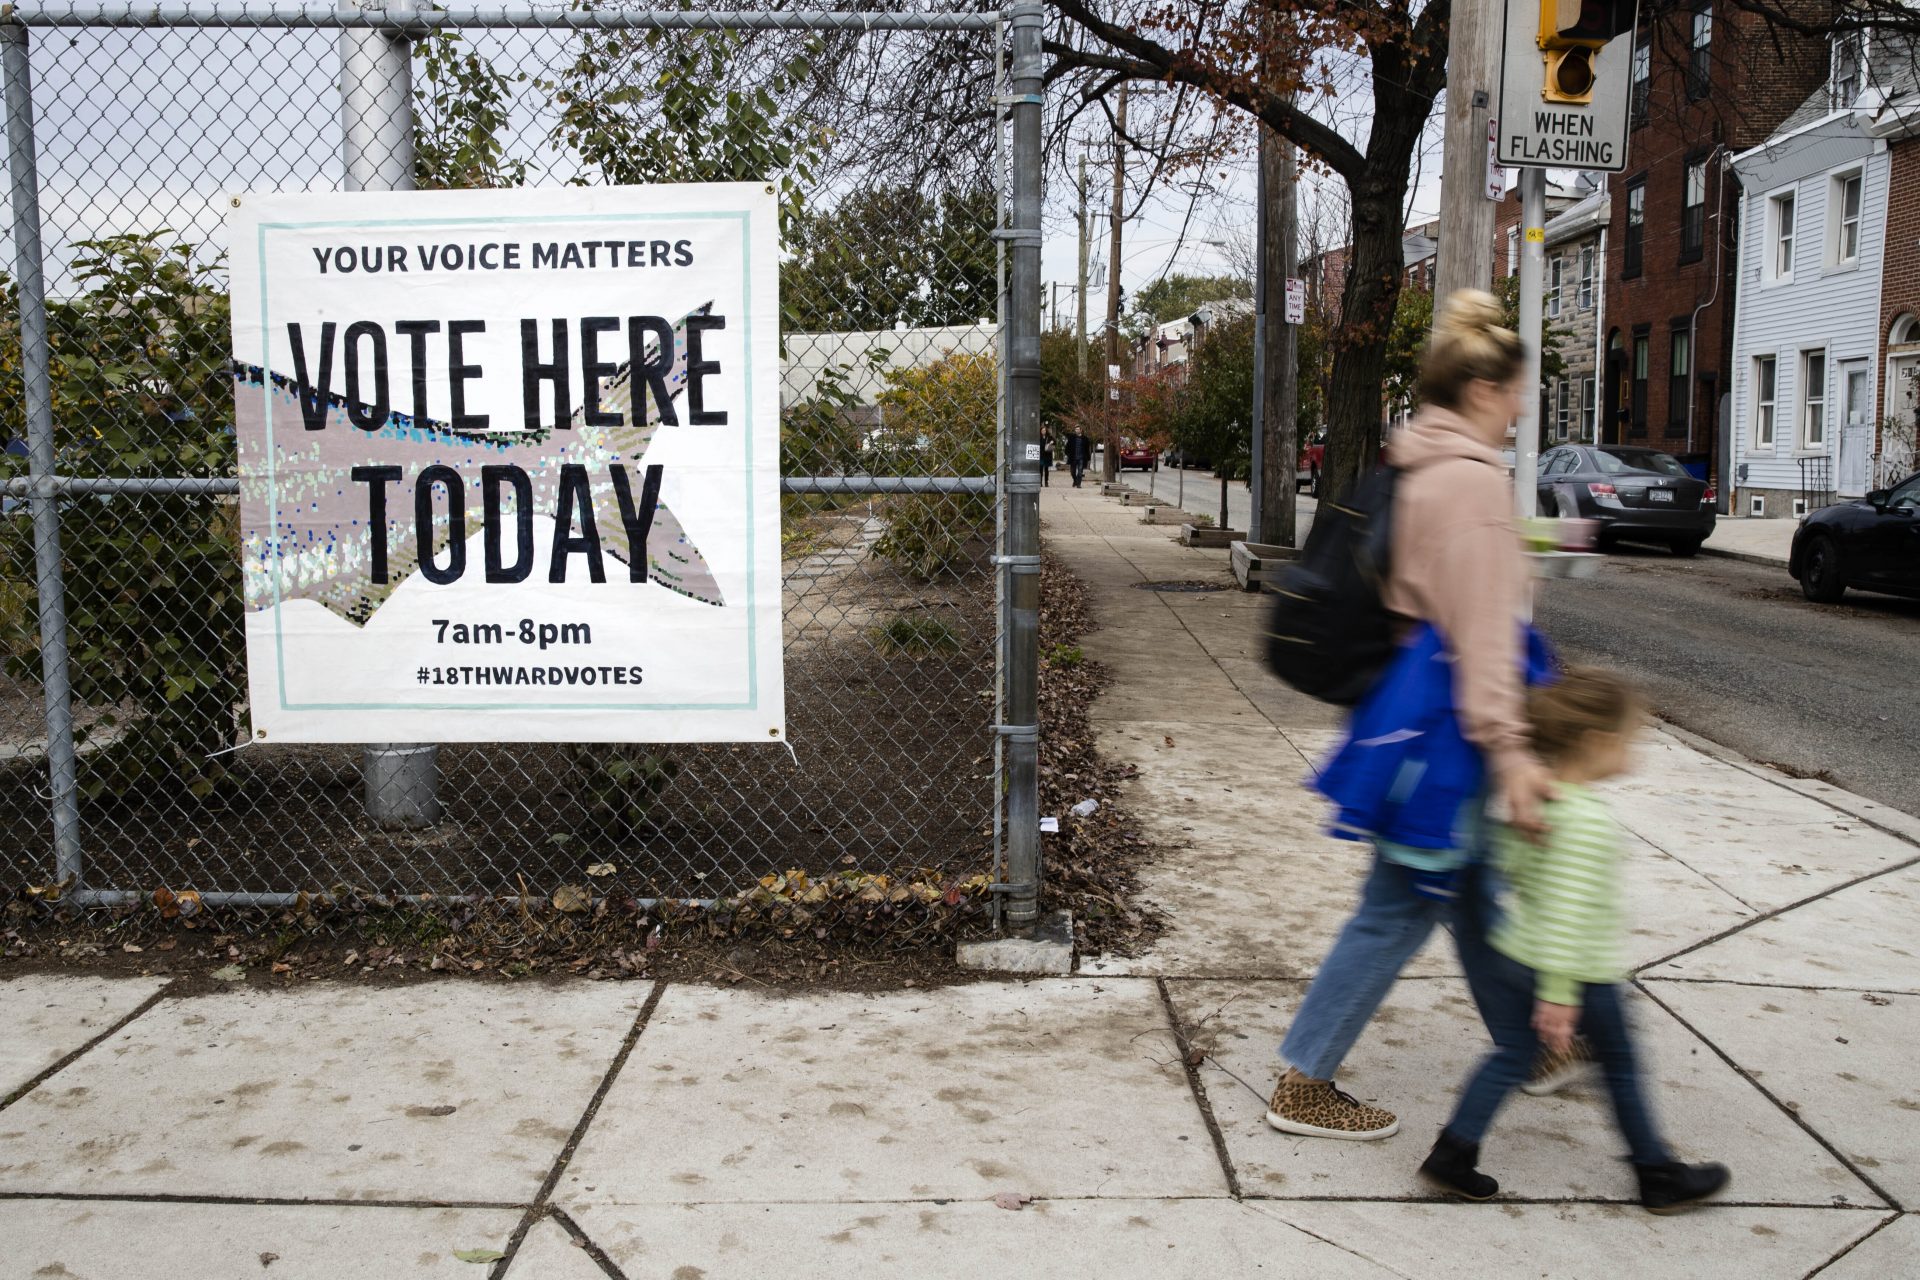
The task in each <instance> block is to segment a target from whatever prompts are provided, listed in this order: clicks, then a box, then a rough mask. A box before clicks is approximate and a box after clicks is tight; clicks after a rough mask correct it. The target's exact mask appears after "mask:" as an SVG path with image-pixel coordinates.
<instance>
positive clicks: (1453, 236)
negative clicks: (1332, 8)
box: [1433, 0, 1531, 315]
mask: <svg viewBox="0 0 1920 1280" xmlns="http://www.w3.org/2000/svg"><path fill="white" fill-rule="evenodd" d="M1503 17H1504V10H1503V9H1502V6H1501V4H1500V0H1455V3H1454V6H1453V28H1452V34H1451V36H1450V38H1449V44H1448V47H1447V123H1446V135H1445V140H1444V147H1443V150H1442V152H1441V159H1440V238H1439V248H1438V251H1437V252H1438V255H1439V261H1438V262H1437V263H1435V264H1434V267H1435V270H1434V287H1433V309H1434V314H1436V315H1438V314H1439V311H1440V306H1441V304H1442V303H1443V302H1445V300H1446V297H1447V295H1448V294H1450V293H1452V292H1453V291H1454V290H1455V289H1486V288H1489V287H1491V286H1492V284H1493V212H1494V202H1493V201H1491V200H1489V199H1487V127H1488V122H1489V120H1490V119H1491V116H1492V110H1493V105H1492V104H1493V98H1494V92H1495V90H1496V89H1497V87H1498V85H1497V81H1498V78H1499V75H1500V37H1501V31H1502V19H1503ZM1529 21H1531V19H1529Z"/></svg>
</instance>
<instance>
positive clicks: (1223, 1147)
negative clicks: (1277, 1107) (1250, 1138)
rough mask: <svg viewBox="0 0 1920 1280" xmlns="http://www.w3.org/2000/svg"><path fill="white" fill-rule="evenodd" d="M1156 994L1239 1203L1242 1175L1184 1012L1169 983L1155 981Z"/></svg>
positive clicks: (1229, 1191)
mask: <svg viewBox="0 0 1920 1280" xmlns="http://www.w3.org/2000/svg"><path fill="white" fill-rule="evenodd" d="M1153 986H1154V990H1156V991H1158V992H1159V993H1160V1007H1161V1008H1162V1009H1165V1010H1166V1014H1167V1026H1168V1027H1169V1028H1170V1029H1171V1030H1172V1032H1173V1043H1174V1046H1175V1048H1176V1049H1177V1050H1178V1052H1179V1054H1180V1066H1181V1069H1182V1070H1183V1071H1185V1072H1186V1075H1187V1088H1188V1089H1189V1090H1191V1091H1192V1093H1193V1102H1194V1105H1195V1106H1197V1107H1199V1108H1200V1119H1201V1121H1202V1122H1203V1123H1205V1125H1206V1126H1207V1136H1208V1137H1210V1138H1212V1139H1213V1153H1214V1155H1215V1156H1216V1157H1218V1158H1219V1161H1220V1172H1221V1174H1222V1175H1224V1176H1225V1178H1226V1180H1227V1193H1228V1194H1229V1195H1231V1196H1232V1197H1233V1198H1234V1199H1235V1200H1239V1199H1240V1198H1241V1195H1240V1174H1239V1171H1238V1170H1236V1169H1235V1168H1234V1167H1233V1156H1232V1154H1231V1153H1230V1152H1228V1150H1227V1137H1226V1135H1225V1134H1224V1133H1222V1132H1221V1131H1220V1121H1219V1119H1218V1118H1217V1117H1216V1116H1215V1115H1214V1114H1213V1100H1212V1098H1210V1097H1209V1096H1208V1095H1207V1086H1206V1084H1205V1082H1204V1081H1202V1080H1201V1079H1200V1067H1199V1064H1197V1063H1196V1062H1194V1060H1193V1045H1192V1044H1191V1043H1190V1042H1189V1041H1188V1039H1187V1030H1186V1028H1185V1027H1184V1026H1182V1025H1181V1023H1180V1011H1179V1010H1178V1009H1175V1008H1174V1006H1173V994H1172V992H1170V991H1169V990H1168V989H1167V983H1166V979H1164V978H1155V979H1154V982H1153Z"/></svg>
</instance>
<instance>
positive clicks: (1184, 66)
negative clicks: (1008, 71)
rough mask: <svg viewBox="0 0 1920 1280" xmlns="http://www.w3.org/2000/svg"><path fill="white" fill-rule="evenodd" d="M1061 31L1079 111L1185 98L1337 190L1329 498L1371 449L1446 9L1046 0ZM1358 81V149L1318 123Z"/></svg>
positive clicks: (1314, 1)
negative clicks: (1286, 152)
mask: <svg viewBox="0 0 1920 1280" xmlns="http://www.w3.org/2000/svg"><path fill="white" fill-rule="evenodd" d="M1048 4H1049V7H1050V8H1052V9H1053V11H1054V12H1055V14H1056V15H1057V16H1058V19H1059V21H1058V23H1057V24H1056V26H1055V29H1054V30H1053V32H1052V33H1050V37H1049V39H1048V40H1047V42H1046V48H1047V52H1048V54H1049V57H1050V59H1051V61H1050V64H1049V67H1048V70H1047V76H1048V78H1049V80H1050V82H1052V83H1054V84H1056V85H1060V86H1063V87H1066V88H1069V89H1071V90H1073V91H1074V92H1075V93H1076V94H1077V95H1078V97H1079V99H1080V101H1082V102H1083V103H1097V102H1099V101H1101V100H1102V99H1103V98H1104V96H1105V95H1106V94H1107V92H1108V91H1109V90H1111V89H1112V88H1114V87H1115V86H1117V85H1118V84H1120V83H1122V82H1124V81H1129V80H1132V81H1156V82H1160V83H1163V84H1171V85H1175V86H1182V87H1185V88H1190V89H1191V90H1194V91H1196V92H1197V93H1199V94H1201V95H1204V96H1205V98H1206V99H1207V100H1208V101H1209V102H1210V103H1211V104H1213V106H1214V107H1215V109H1216V110H1217V111H1218V112H1220V113H1222V114H1223V115H1225V116H1227V117H1229V118H1232V119H1235V120H1237V121H1238V122H1239V123H1240V124H1241V125H1242V126H1243V128H1244V127H1245V126H1249V125H1253V126H1259V127H1265V128H1268V129H1272V130H1274V131H1275V132H1276V133H1278V134H1280V135H1281V136H1282V137H1285V138H1288V139H1290V140H1291V141H1292V142H1294V143H1295V144H1296V145H1298V146H1299V147H1301V148H1302V149H1303V150H1304V151H1305V152H1306V153H1307V157H1308V161H1309V163H1311V164H1314V165H1318V166H1320V167H1322V168H1324V169H1326V170H1330V171H1331V172H1332V173H1334V174H1336V175H1338V176H1339V177H1340V178H1341V179H1342V180H1343V181H1344V182H1345V184H1346V187H1347V191H1348V196H1349V201H1348V205H1349V211H1350V216H1351V220H1352V229H1353V235H1352V249H1351V252H1350V254H1349V256H1348V260H1347V264H1346V284H1345V288H1344V291H1343V294H1342V297H1341V300H1340V309H1339V315H1340V323H1339V325H1338V327H1337V328H1336V329H1334V330H1333V332H1332V333H1331V334H1330V335H1329V337H1330V340H1331V346H1332V374H1331V378H1330V386H1329V396H1328V400H1329V404H1328V427H1329V432H1328V436H1329V438H1328V445H1327V456H1326V471H1325V474H1326V475H1327V476H1328V477H1329V478H1330V479H1331V480H1332V481H1333V484H1334V486H1335V488H1336V490H1337V489H1338V488H1340V487H1342V486H1344V485H1347V484H1350V483H1351V482H1352V481H1353V480H1354V479H1355V478H1357V477H1358V476H1359V475H1360V473H1361V472H1362V470H1364V468H1365V466H1366V465H1367V463H1368V460H1370V459H1371V458H1373V457H1374V456H1375V454H1376V452H1377V449H1378V444H1379V436H1380V424H1381V386H1382V382H1383V380H1384V374H1385V362H1386V354H1387V349H1388V345H1389V339H1390V335H1391V330H1392V322H1393V317H1394V312H1395V307H1396V304H1397V302H1398V298H1399V294H1400V288H1401V284H1402V278H1403V261H1402V256H1401V236H1402V232H1403V226H1404V205H1405V201H1406V196H1407V192H1408V189H1409V187H1410V185H1411V181H1412V173H1413V165H1414V160H1415V157H1416V155H1417V154H1418V151H1419V148H1420V145H1421V142H1422V139H1423V137H1424V135H1425V133H1426V129H1427V122H1428V119H1429V117H1430V116H1431V115H1432V113H1433V106H1434V99H1435V97H1436V96H1437V95H1438V93H1439V92H1440V89H1441V86H1442V85H1443V84H1444V82H1445V77H1446V62H1447V27H1448V21H1449V19H1450V17H1451V15H1452V5H1451V0H1430V2H1429V3H1427V4H1425V5H1423V6H1418V7H1415V6H1409V5H1405V4H1402V3H1399V2H1398V0H1341V2H1340V3H1330V2H1328V0H1307V3H1304V4H1296V5H1290V6H1287V7H1286V9H1285V10H1284V11H1282V10H1281V9H1280V8H1279V7H1278V6H1275V5H1271V4H1263V3H1250V4H1237V5H1227V6H1222V5H1216V4H1202V5H1199V6H1193V7H1169V6H1165V5H1161V4H1159V3H1155V2H1153V0H1116V3H1113V4H1111V5H1109V6H1101V7H1098V8H1096V6H1095V5H1094V4H1092V3H1091V2H1090V0H1048ZM1336 66H1339V67H1344V68H1346V69H1348V70H1351V71H1352V72H1354V75H1353V77H1352V78H1353V79H1354V80H1356V81H1362V82H1364V90H1363V92H1364V93H1365V95H1366V96H1367V97H1368V98H1369V99H1370V103H1369V105H1370V116H1369V122H1368V125H1367V130H1366V138H1365V141H1364V142H1363V143H1362V142H1355V141H1353V140H1352V139H1350V138H1349V137H1348V136H1347V135H1346V133H1344V132H1343V131H1342V130H1341V128H1339V127H1336V125H1335V124H1334V123H1332V122H1330V121H1329V120H1328V119H1326V118H1324V117H1323V115H1321V114H1316V112H1315V110H1314V109H1313V108H1314V106H1315V105H1316V104H1320V105H1325V104H1329V103H1333V102H1335V101H1336V93H1337V91H1338V90H1339V89H1341V88H1342V87H1346V88H1348V89H1352V90H1355V91H1362V90H1359V88H1358V86H1357V85H1348V86H1342V85H1339V84H1337V83H1336V72H1335V70H1334V68H1335V67H1336Z"/></svg>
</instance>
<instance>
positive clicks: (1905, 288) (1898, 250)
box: [1873, 137, 1920, 488]
mask: <svg viewBox="0 0 1920 1280" xmlns="http://www.w3.org/2000/svg"><path fill="white" fill-rule="evenodd" d="M1888 159H1889V164H1888V173H1889V181H1888V186H1889V188H1890V190H1891V191H1892V192H1894V193H1897V195H1896V197H1895V198H1892V199H1890V200H1889V202H1888V208H1887V239H1886V255H1885V258H1884V260H1883V262H1882V264H1881V277H1880V329H1879V332H1880V343H1881V345H1880V360H1879V365H1880V367H1881V368H1882V369H1884V370H1885V371H1886V376H1885V377H1884V378H1883V379H1882V380H1881V382H1880V398H1879V401H1878V403H1877V404H1876V406H1875V413H1874V422H1875V423H1876V424H1879V426H1880V432H1879V439H1878V441H1877V448H1876V449H1875V468H1874V469H1875V475H1874V478H1873V484H1874V487H1875V488H1886V487H1887V486H1888V485H1891V484H1894V483H1896V482H1897V481H1899V480H1900V479H1903V478H1904V477H1905V476H1907V475H1910V474H1912V473H1913V471H1914V469H1915V468H1916V466H1920V461H1917V460H1916V458H1915V453H1916V450H1915V448H1914V445H1915V437H1916V435H1920V200H1916V199H1915V198H1914V196H1915V195H1920V137H1908V138H1903V139H1899V140H1896V141H1895V142H1894V143H1893V144H1892V146H1891V147H1890V148H1889V149H1888Z"/></svg>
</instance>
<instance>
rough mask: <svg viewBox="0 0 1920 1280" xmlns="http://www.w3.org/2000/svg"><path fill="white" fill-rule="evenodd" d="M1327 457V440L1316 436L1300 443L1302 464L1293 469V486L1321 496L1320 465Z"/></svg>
mask: <svg viewBox="0 0 1920 1280" xmlns="http://www.w3.org/2000/svg"><path fill="white" fill-rule="evenodd" d="M1326 456H1327V438H1326V437H1325V436H1315V437H1314V438H1313V439H1311V440H1303V441H1301V442H1300V462H1299V464H1298V465H1297V466H1295V467H1294V469H1293V486H1294V488H1296V489H1305V490H1307V491H1308V492H1309V493H1311V494H1313V496H1314V497H1316V498H1317V497H1319V496H1320V464H1321V462H1322V460H1324V459H1325V458H1326Z"/></svg>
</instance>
